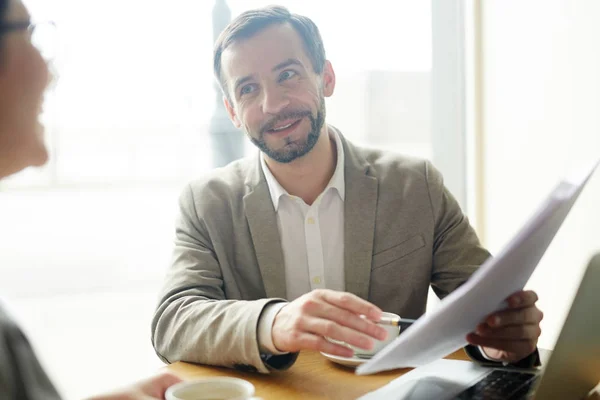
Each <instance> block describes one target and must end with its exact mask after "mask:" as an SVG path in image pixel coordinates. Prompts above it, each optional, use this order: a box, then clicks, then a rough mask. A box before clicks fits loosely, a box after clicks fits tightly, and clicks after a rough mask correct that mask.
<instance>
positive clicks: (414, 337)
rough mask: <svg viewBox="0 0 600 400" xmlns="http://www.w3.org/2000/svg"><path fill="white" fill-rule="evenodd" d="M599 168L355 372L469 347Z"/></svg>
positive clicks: (565, 187)
mask: <svg viewBox="0 0 600 400" xmlns="http://www.w3.org/2000/svg"><path fill="white" fill-rule="evenodd" d="M597 166H598V162H597V161H596V162H594V164H593V166H592V167H590V168H586V169H585V170H584V171H582V173H580V174H576V175H572V176H570V177H569V178H568V179H564V180H562V181H560V183H559V184H558V185H557V186H556V188H555V189H554V190H553V191H552V193H550V195H549V196H548V198H547V199H546V200H545V201H544V202H543V203H542V205H541V206H540V207H539V209H538V210H537V212H535V213H534V215H533V216H532V217H531V218H530V220H529V221H528V222H527V223H526V224H525V225H524V226H523V227H522V229H521V230H520V231H519V232H518V233H517V234H516V236H515V237H514V238H513V239H512V240H511V241H510V242H509V243H508V245H506V247H505V248H504V249H503V250H502V251H501V252H500V253H499V254H498V256H497V257H493V258H490V259H488V260H487V261H486V262H485V263H484V264H483V265H482V266H481V267H480V268H479V269H478V270H477V271H476V272H475V273H474V274H473V276H472V277H471V278H470V279H469V280H468V281H467V282H465V283H464V284H463V285H462V286H461V287H459V288H458V289H457V290H455V291H454V292H453V293H451V294H450V295H448V296H447V297H446V298H445V299H444V300H442V302H441V303H440V305H439V307H438V308H437V309H436V310H434V311H433V312H431V313H429V314H426V315H424V316H423V317H421V318H419V319H418V320H417V321H416V322H415V323H414V324H413V325H412V326H411V327H410V329H408V330H406V332H405V333H403V334H402V335H400V336H399V337H398V338H397V339H396V340H395V341H393V342H392V343H390V344H389V345H387V346H386V347H385V348H383V349H382V350H381V351H379V352H378V353H377V354H376V355H375V356H374V357H373V358H372V359H371V360H369V361H368V362H366V363H365V364H363V365H361V366H360V367H358V368H357V369H356V373H357V374H359V375H366V374H372V373H375V372H379V371H385V370H390V369H395V368H406V367H419V366H422V365H425V364H428V363H430V362H433V361H435V360H438V359H440V358H443V357H445V356H446V355H448V354H450V353H452V352H454V351H456V350H458V349H460V348H461V347H464V346H465V345H466V344H467V341H466V336H467V334H468V333H470V332H472V331H473V330H474V329H475V327H476V326H477V324H479V323H480V322H481V321H482V320H483V319H484V318H485V317H486V316H488V315H489V314H491V313H493V312H494V311H497V310H500V309H503V308H506V304H505V299H506V298H507V297H508V296H510V295H511V294H513V293H514V292H516V291H519V290H522V289H523V287H524V286H525V284H526V283H527V281H528V280H529V278H530V276H531V274H532V273H533V271H534V270H535V267H536V266H537V264H538V262H539V261H540V259H541V258H542V256H543V254H544V252H545V251H546V249H547V248H548V245H549V244H550V242H551V241H552V239H553V238H554V236H555V235H556V232H557V231H558V229H559V228H560V226H561V224H562V222H563V221H564V219H565V217H566V216H567V214H568V213H569V211H570V210H571V207H572V206H573V203H575V200H576V199H577V197H578V196H579V193H581V190H582V189H583V187H584V186H585V184H586V183H587V181H588V180H589V178H590V176H591V174H592V173H593V172H594V170H595V168H596V167H597Z"/></svg>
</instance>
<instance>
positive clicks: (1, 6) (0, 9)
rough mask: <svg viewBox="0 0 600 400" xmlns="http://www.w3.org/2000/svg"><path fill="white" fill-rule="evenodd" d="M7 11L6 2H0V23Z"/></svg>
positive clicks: (6, 0)
mask: <svg viewBox="0 0 600 400" xmlns="http://www.w3.org/2000/svg"><path fill="white" fill-rule="evenodd" d="M7 9H8V0H0V23H2V22H4V16H5V15H4V14H6V10H7Z"/></svg>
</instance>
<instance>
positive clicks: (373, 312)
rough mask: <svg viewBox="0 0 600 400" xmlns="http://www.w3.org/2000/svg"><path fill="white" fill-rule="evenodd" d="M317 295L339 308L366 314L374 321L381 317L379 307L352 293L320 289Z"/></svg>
mask: <svg viewBox="0 0 600 400" xmlns="http://www.w3.org/2000/svg"><path fill="white" fill-rule="evenodd" d="M315 295H316V296H317V297H319V298H321V299H322V300H324V301H326V302H327V303H329V304H331V305H334V306H336V307H338V308H342V309H344V310H347V311H350V312H352V313H354V314H357V315H365V316H366V317H367V318H368V319H370V320H372V321H379V320H380V319H381V314H382V311H381V309H380V308H379V307H377V306H375V305H374V304H371V303H369V302H368V301H366V300H363V299H361V298H360V297H358V296H355V295H353V294H352V293H346V292H337V291H333V290H319V291H316V293H315Z"/></svg>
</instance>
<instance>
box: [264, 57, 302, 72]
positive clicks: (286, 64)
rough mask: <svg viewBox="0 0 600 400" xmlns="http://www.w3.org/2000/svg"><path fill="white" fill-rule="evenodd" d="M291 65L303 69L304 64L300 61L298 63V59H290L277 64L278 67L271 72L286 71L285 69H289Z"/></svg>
mask: <svg viewBox="0 0 600 400" xmlns="http://www.w3.org/2000/svg"><path fill="white" fill-rule="evenodd" d="M290 65H298V66H299V67H302V63H301V62H300V61H298V60H297V59H295V58H288V59H287V60H285V61H284V62H280V63H279V64H277V65H276V66H274V67H273V69H272V70H271V71H272V72H275V71H278V70H280V69H284V68H285V67H289V66H290Z"/></svg>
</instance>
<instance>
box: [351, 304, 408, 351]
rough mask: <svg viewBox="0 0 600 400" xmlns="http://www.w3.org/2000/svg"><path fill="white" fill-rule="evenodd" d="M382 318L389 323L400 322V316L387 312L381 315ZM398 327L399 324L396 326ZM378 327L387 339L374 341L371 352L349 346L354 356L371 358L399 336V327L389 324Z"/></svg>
mask: <svg viewBox="0 0 600 400" xmlns="http://www.w3.org/2000/svg"><path fill="white" fill-rule="evenodd" d="M381 316H382V317H383V318H385V319H387V320H391V321H395V322H398V323H399V322H400V316H399V315H398V314H394V313H389V312H384V313H382V315H381ZM397 325H399V324H397ZM379 326H381V327H382V328H384V329H385V330H386V331H387V333H388V335H387V338H385V339H384V340H377V339H375V340H374V341H375V344H374V345H373V348H372V349H371V350H365V349H361V348H358V347H355V346H350V347H352V349H353V350H354V354H355V355H357V356H373V355H375V354H376V353H377V352H378V351H379V350H381V349H383V348H384V347H385V346H387V345H388V344H389V343H391V342H393V341H394V340H395V339H396V338H397V337H398V335H400V326H395V325H391V324H389V325H388V324H385V325H384V324H380V325H379Z"/></svg>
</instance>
